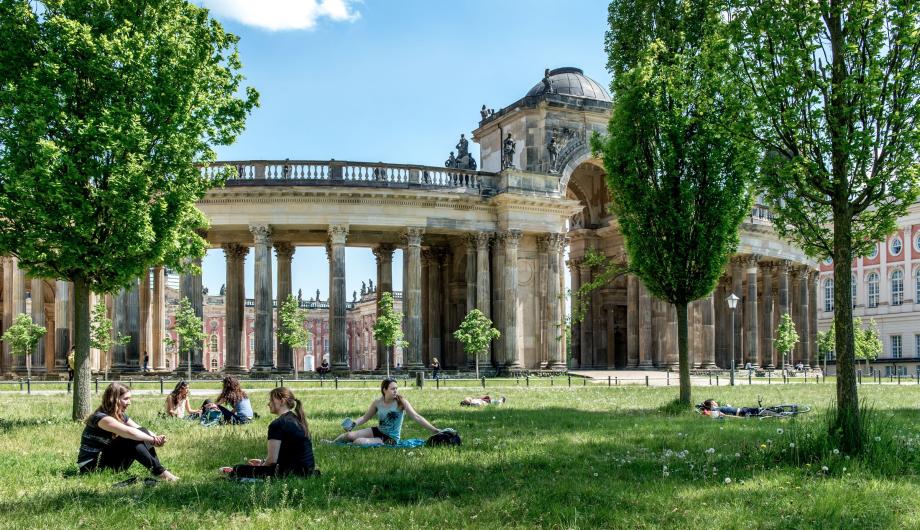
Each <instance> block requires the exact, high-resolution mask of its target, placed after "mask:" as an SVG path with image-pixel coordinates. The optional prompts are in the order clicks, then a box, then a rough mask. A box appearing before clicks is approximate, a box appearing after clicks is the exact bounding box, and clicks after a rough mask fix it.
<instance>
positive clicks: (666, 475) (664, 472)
mask: <svg viewBox="0 0 920 530" xmlns="http://www.w3.org/2000/svg"><path fill="white" fill-rule="evenodd" d="M661 476H662V477H664V478H668V477H669V476H671V474H670V473H668V472H667V471H662V472H661Z"/></svg>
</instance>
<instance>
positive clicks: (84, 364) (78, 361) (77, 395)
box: [72, 278, 92, 421]
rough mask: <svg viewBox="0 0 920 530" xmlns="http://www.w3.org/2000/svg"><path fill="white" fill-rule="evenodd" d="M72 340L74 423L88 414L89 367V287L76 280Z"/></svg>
mask: <svg viewBox="0 0 920 530" xmlns="http://www.w3.org/2000/svg"><path fill="white" fill-rule="evenodd" d="M73 293H74V296H73V312H74V314H73V328H74V329H73V338H74V347H75V348H76V353H75V355H74V366H73V413H72V418H73V420H74V421H83V418H85V417H87V416H88V415H89V413H90V409H91V407H90V399H91V396H90V388H89V383H90V381H89V380H90V377H91V375H92V374H91V373H90V365H89V285H88V284H87V282H86V280H84V279H82V278H76V279H74V282H73Z"/></svg>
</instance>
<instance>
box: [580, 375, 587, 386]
mask: <svg viewBox="0 0 920 530" xmlns="http://www.w3.org/2000/svg"><path fill="white" fill-rule="evenodd" d="M581 386H588V378H587V377H584V378H582V380H581Z"/></svg>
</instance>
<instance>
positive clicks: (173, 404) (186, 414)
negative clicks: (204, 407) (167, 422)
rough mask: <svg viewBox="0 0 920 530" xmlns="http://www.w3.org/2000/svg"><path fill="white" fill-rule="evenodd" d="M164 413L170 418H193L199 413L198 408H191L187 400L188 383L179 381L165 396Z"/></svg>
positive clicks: (196, 417)
mask: <svg viewBox="0 0 920 530" xmlns="http://www.w3.org/2000/svg"><path fill="white" fill-rule="evenodd" d="M166 415H167V416H169V417H171V418H179V419H187V420H195V419H198V416H200V415H201V411H200V410H199V409H193V408H192V406H191V405H190V404H189V402H188V383H186V382H185V381H179V382H178V383H176V388H174V389H173V391H172V392H170V393H169V395H168V396H166Z"/></svg>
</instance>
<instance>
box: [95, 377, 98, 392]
mask: <svg viewBox="0 0 920 530" xmlns="http://www.w3.org/2000/svg"><path fill="white" fill-rule="evenodd" d="M95 381H96V393H97V394H98V393H99V378H98V377H97V378H96V379H95Z"/></svg>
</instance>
